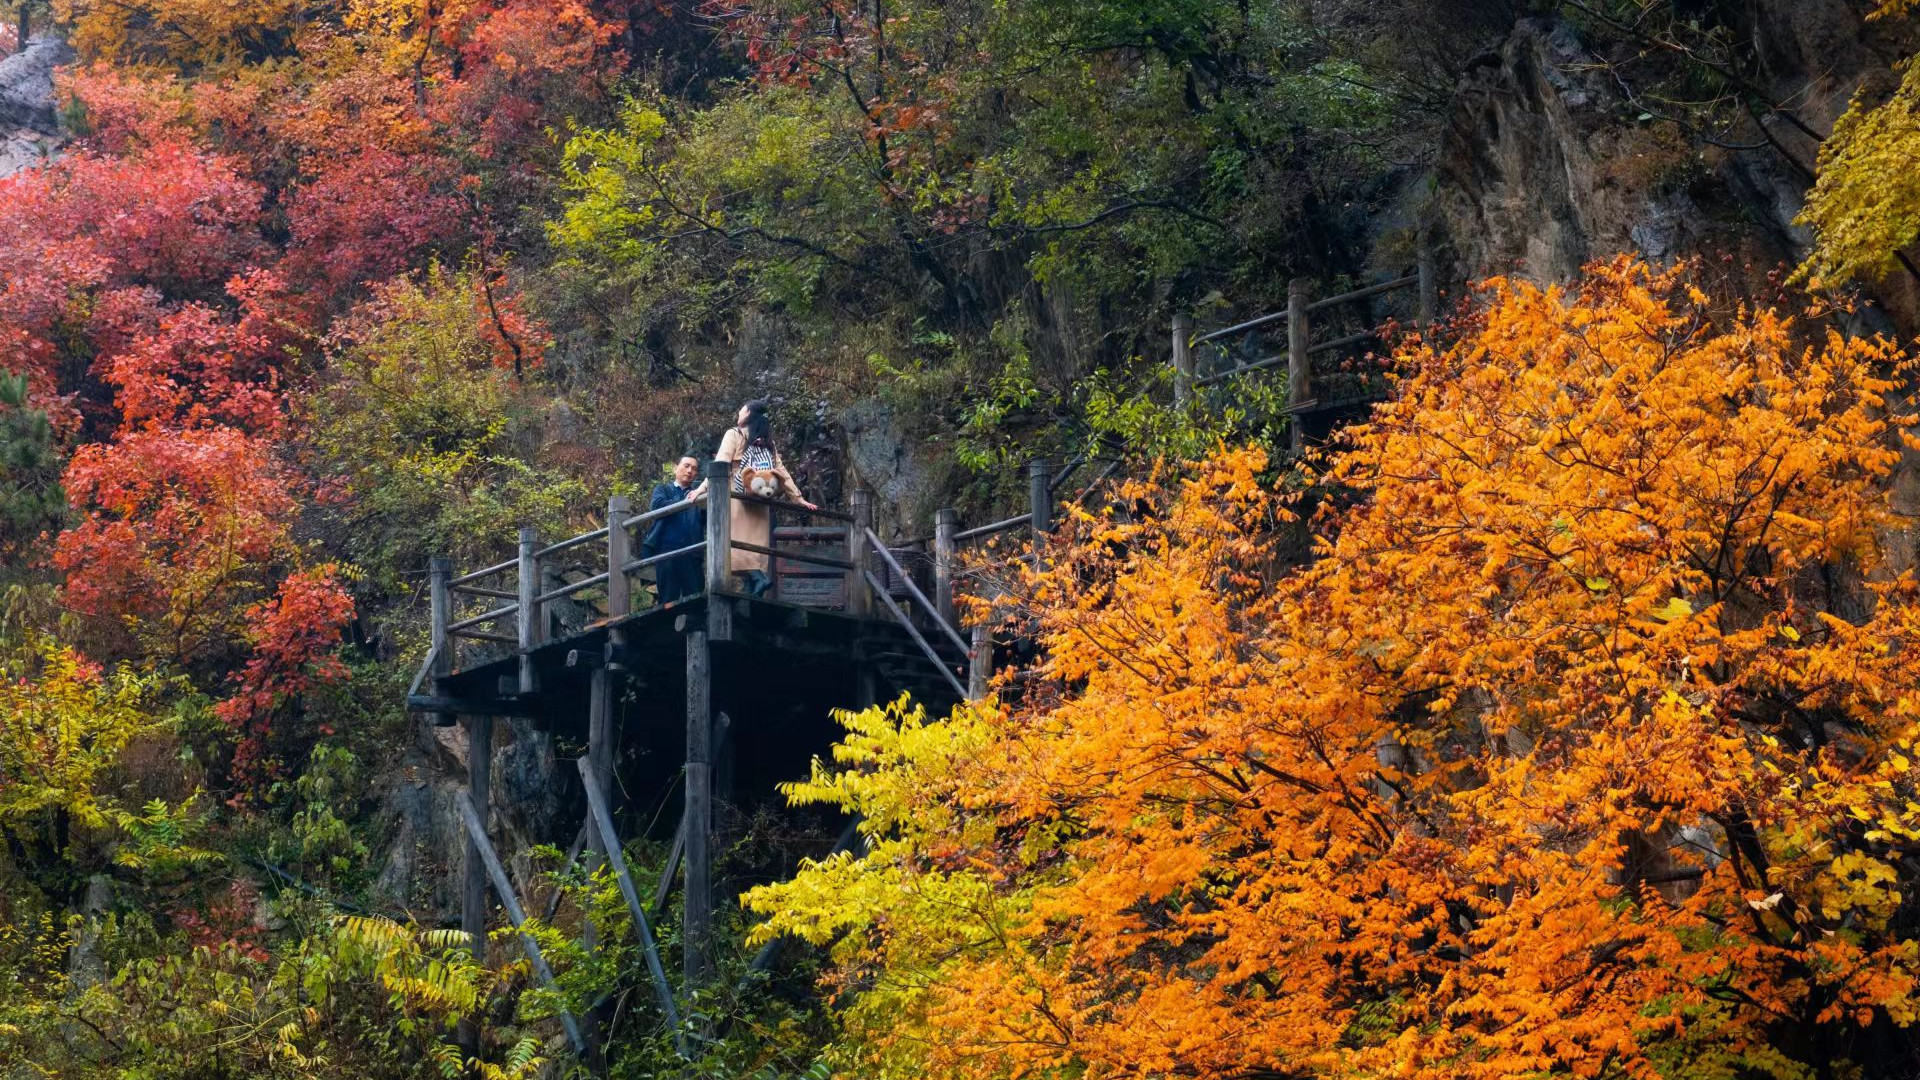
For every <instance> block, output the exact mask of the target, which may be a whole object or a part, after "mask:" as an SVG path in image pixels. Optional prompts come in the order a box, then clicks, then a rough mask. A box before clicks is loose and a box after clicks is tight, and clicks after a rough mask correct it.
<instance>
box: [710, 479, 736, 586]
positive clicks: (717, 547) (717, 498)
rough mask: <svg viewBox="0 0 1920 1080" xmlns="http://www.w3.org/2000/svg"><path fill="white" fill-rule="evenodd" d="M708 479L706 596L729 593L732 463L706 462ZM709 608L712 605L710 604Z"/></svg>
mask: <svg viewBox="0 0 1920 1080" xmlns="http://www.w3.org/2000/svg"><path fill="white" fill-rule="evenodd" d="M706 477H707V595H708V596H713V595H715V594H718V593H723V592H731V591H732V578H733V518H732V516H731V515H732V501H733V499H732V495H733V487H732V485H733V463H732V462H730V461H709V462H707V468H706ZM708 606H709V607H711V606H712V603H711V602H709V603H708Z"/></svg>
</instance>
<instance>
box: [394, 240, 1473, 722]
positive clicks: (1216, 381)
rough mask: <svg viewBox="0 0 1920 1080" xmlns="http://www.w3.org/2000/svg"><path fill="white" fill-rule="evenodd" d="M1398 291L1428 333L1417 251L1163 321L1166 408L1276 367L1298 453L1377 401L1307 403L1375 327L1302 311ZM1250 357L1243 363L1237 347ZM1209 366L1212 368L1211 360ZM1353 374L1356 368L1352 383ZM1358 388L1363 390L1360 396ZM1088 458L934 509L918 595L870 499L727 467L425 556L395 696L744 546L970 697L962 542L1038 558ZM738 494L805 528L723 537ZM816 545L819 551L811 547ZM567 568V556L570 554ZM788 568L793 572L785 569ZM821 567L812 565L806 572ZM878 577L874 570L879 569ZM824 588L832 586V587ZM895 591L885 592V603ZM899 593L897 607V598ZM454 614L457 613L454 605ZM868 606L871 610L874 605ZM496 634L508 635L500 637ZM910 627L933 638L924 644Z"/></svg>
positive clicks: (795, 592)
mask: <svg viewBox="0 0 1920 1080" xmlns="http://www.w3.org/2000/svg"><path fill="white" fill-rule="evenodd" d="M1402 289H1418V301H1417V303H1418V319H1419V323H1420V325H1421V327H1422V328H1423V329H1424V328H1428V327H1430V326H1431V325H1432V321H1433V318H1434V312H1435V307H1436V303H1437V296H1436V292H1435V287H1434V274H1433V267H1432V264H1431V262H1430V260H1429V259H1428V257H1427V256H1426V254H1425V253H1424V252H1422V254H1421V255H1420V256H1419V258H1418V262H1417V265H1416V269H1415V271H1414V272H1413V273H1411V274H1406V275H1404V276H1401V277H1397V278H1393V279H1390V280H1388V281H1383V282H1380V283H1378V284H1375V285H1369V286H1367V287H1365V288H1361V289H1354V290H1351V291H1349V292H1344V293H1339V294H1337V295H1333V296H1327V297H1322V298H1320V299H1317V300H1316V299H1313V298H1312V297H1311V296H1310V294H1309V284H1308V282H1307V280H1306V279H1304V278H1295V279H1294V280H1293V281H1291V282H1290V283H1289V284H1288V289H1287V307H1286V308H1285V310H1282V311H1276V312H1272V313H1269V314H1266V315H1261V316H1259V317H1257V318H1253V319H1248V320H1245V321H1242V322H1239V323H1235V324H1233V325H1231V326H1227V327H1223V328H1221V329H1218V330H1213V331H1210V332H1207V333H1203V334H1197V335H1196V334H1195V333H1194V328H1193V320H1192V319H1191V317H1189V316H1187V315H1184V314H1183V315H1177V316H1175V317H1174V320H1173V369H1174V383H1173V385H1174V402H1175V405H1176V406H1177V407H1180V408H1186V407H1188V406H1189V405H1190V404H1191V403H1192V402H1193V401H1194V393H1195V391H1196V390H1199V389H1204V388H1206V387H1209V386H1216V385H1220V384H1224V383H1226V382H1228V381H1230V380H1232V379H1236V378H1239V377H1240V376H1243V375H1248V374H1251V373H1253V372H1257V371H1262V370H1265V369H1268V368H1272V367H1277V366H1278V365H1280V364H1282V363H1284V364H1286V366H1287V377H1288V389H1289V403H1288V406H1287V412H1288V413H1289V414H1290V416H1291V425H1290V427H1291V430H1290V442H1291V444H1292V447H1293V449H1294V450H1296V451H1298V450H1299V449H1300V448H1301V444H1302V423H1301V420H1300V417H1301V415H1302V414H1304V413H1307V412H1311V411H1315V410H1318V409H1325V408H1333V407H1338V406H1341V405H1346V404H1353V403H1357V402H1360V401H1366V400H1373V399H1374V398H1375V397H1378V396H1383V395H1384V389H1385V388H1384V384H1382V386H1380V387H1377V388H1373V389H1372V392H1371V393H1364V392H1363V393H1362V394H1359V395H1350V396H1351V398H1352V400H1351V401H1349V400H1346V399H1338V400H1332V401H1322V400H1321V399H1319V398H1316V397H1315V394H1314V390H1315V381H1316V379H1315V375H1314V372H1313V369H1312V358H1313V357H1314V356H1316V355H1319V354H1322V353H1328V352H1334V351H1336V350H1340V349H1345V348H1348V347H1351V346H1355V345H1359V344H1362V343H1364V342H1367V341H1370V340H1373V339H1374V338H1375V337H1376V336H1377V330H1375V329H1373V328H1371V327H1363V328H1362V329H1361V330H1359V331H1357V332H1354V333H1348V334H1344V335H1342V336H1339V337H1336V338H1333V339H1331V340H1327V341H1322V342H1318V343H1315V342H1313V341H1312V330H1313V323H1314V316H1315V315H1316V314H1317V313H1320V312H1325V311H1330V310H1333V309H1336V308H1340V307H1342V306H1345V305H1350V304H1353V303H1356V302H1359V301H1362V300H1366V299H1369V298H1371V297H1375V296H1380V295H1384V294H1387V293H1392V292H1396V291H1399V290H1402ZM1275 328H1284V329H1285V331H1286V347H1285V349H1284V351H1280V352H1276V353H1274V354H1272V355H1267V356H1260V355H1257V353H1258V352H1259V351H1260V350H1259V349H1258V348H1257V343H1258V342H1259V341H1260V340H1261V338H1262V336H1263V335H1264V334H1265V333H1267V332H1269V331H1271V330H1273V329H1275ZM1229 342H1238V351H1239V352H1240V353H1241V354H1243V358H1242V359H1241V360H1239V362H1236V363H1233V364H1232V365H1231V366H1228V367H1225V368H1221V369H1219V370H1214V371H1210V372H1206V373H1204V374H1202V373H1199V372H1197V371H1196V367H1195V361H1194V355H1195V354H1194V350H1195V349H1196V348H1202V349H1204V348H1209V347H1211V348H1214V349H1216V350H1218V351H1219V352H1220V354H1221V355H1222V356H1224V357H1226V358H1228V359H1232V357H1233V351H1232V350H1230V349H1229V347H1228V343H1229ZM1249 351H1252V352H1254V353H1255V354H1256V355H1253V356H1252V358H1251V359H1246V358H1244V354H1246V353H1248V352H1249ZM1216 366H1217V365H1216ZM1364 378H1365V376H1363V379H1364ZM1365 389H1366V388H1364V387H1363V390H1365ZM1089 464H1093V462H1091V461H1090V460H1089V459H1088V458H1087V457H1084V456H1083V457H1080V458H1075V459H1072V460H1070V461H1068V462H1066V463H1065V464H1064V465H1062V466H1061V467H1060V468H1058V469H1055V468H1053V467H1052V466H1051V465H1050V464H1049V463H1048V462H1046V461H1044V460H1043V461H1036V462H1033V463H1031V464H1030V465H1029V467H1028V473H1027V488H1028V508H1027V510H1026V512H1025V513H1021V514H1018V515H1015V516H1013V517H1007V518H1002V519H999V520H996V521H992V522H989V523H986V524H983V525H978V526H974V527H972V528H962V527H961V520H960V513H959V511H957V510H954V509H951V508H949V509H942V510H940V511H938V512H937V513H936V514H935V517H934V533H933V536H932V537H930V538H925V539H924V540H923V541H922V542H926V541H928V540H930V542H931V561H932V575H931V576H932V581H931V583H930V585H931V595H929V594H928V591H927V590H924V589H922V588H921V586H920V585H919V584H918V583H916V582H915V581H914V577H913V575H912V574H910V573H908V572H907V570H906V568H905V567H904V566H902V564H901V561H900V558H899V555H898V553H896V552H895V551H894V550H892V549H889V548H888V547H887V545H886V544H885V543H884V542H883V541H882V540H881V538H880V537H879V535H878V534H876V533H875V532H874V530H873V504H872V497H871V495H870V493H868V492H866V491H862V490H856V491H854V492H853V493H852V495H851V499H850V504H849V506H848V508H847V509H846V510H844V511H843V510H826V509H814V510H809V509H807V508H805V507H803V506H800V505H798V504H794V503H788V502H782V501H778V500H771V499H763V498H760V497H759V496H755V495H744V494H736V493H734V492H732V491H730V490H729V485H730V481H731V472H730V469H731V466H730V465H729V463H727V462H721V461H716V462H708V463H707V466H706V469H705V477H706V481H707V483H706V489H707V495H706V496H705V498H704V500H703V501H701V502H692V501H686V502H679V503H676V504H674V505H672V506H667V507H663V508H661V509H659V510H650V511H647V512H645V513H640V514H635V513H633V510H632V506H631V505H630V504H629V502H628V500H627V498H626V497H625V496H615V497H613V498H611V499H608V500H607V517H606V520H607V524H606V525H604V526H602V527H600V528H598V529H594V530H591V531H589V532H585V533H581V534H580V535H578V536H573V537H569V538H567V539H565V540H561V541H558V542H556V543H551V544H547V545H544V546H542V545H541V544H540V541H539V537H538V535H537V534H536V532H535V530H533V529H530V528H528V529H521V530H520V536H519V550H518V553H517V554H516V556H515V557H514V558H511V559H507V560H504V561H501V562H498V563H494V564H493V565H491V566H485V567H482V568H480V569H478V570H473V571H470V572H468V573H465V574H461V575H459V576H455V575H454V572H453V567H452V565H451V563H450V562H448V560H445V559H435V560H433V563H432V568H431V572H430V575H429V578H430V581H431V589H432V624H433V645H432V649H431V650H430V651H429V653H428V655H427V658H426V660H425V661H424V662H423V663H422V665H421V670H420V673H419V674H418V675H417V676H416V678H415V680H414V685H413V687H412V688H411V690H410V691H409V699H410V700H416V701H417V700H424V699H420V698H419V696H418V691H419V690H420V688H421V685H422V683H423V682H424V680H425V679H426V678H428V677H430V676H431V677H434V678H435V679H436V680H437V679H438V678H439V677H442V676H446V675H449V674H452V673H453V671H455V670H456V669H457V668H458V667H459V645H460V643H461V642H463V641H470V642H480V643H490V644H495V645H501V646H507V647H510V648H511V649H513V650H514V651H515V652H516V653H517V654H518V656H519V657H520V675H519V689H520V692H521V693H522V694H530V693H532V692H533V690H534V673H533V668H532V662H531V659H530V653H531V651H532V650H533V649H534V648H535V647H537V646H538V645H540V644H542V643H543V642H544V641H545V640H546V637H547V635H548V633H549V622H550V612H551V611H552V610H553V605H555V604H557V603H559V602H562V601H568V600H573V599H576V598H578V597H580V596H581V594H583V593H586V592H588V591H590V590H594V589H604V590H605V605H604V607H605V610H604V612H603V615H602V617H603V618H604V619H606V620H609V621H613V620H618V619H621V618H623V617H625V616H627V615H629V614H631V613H632V612H633V610H634V609H633V584H632V577H631V576H632V575H633V574H636V573H639V572H642V571H645V570H648V569H650V568H653V567H657V566H659V565H660V564H661V563H664V562H666V561H667V560H669V559H678V558H686V557H689V556H699V557H700V559H701V565H702V567H703V573H702V578H703V580H704V584H705V589H706V592H707V593H709V594H713V595H729V594H731V595H738V590H737V589H736V588H735V587H734V585H733V580H732V566H731V562H732V558H731V554H730V553H731V552H732V551H735V550H741V551H751V552H755V553H757V554H761V555H765V556H766V557H767V560H768V573H769V574H770V575H771V576H772V578H773V585H774V595H775V597H777V598H779V599H783V600H788V601H789V602H796V603H801V604H803V605H808V606H819V607H834V608H840V609H843V610H845V611H846V612H847V613H848V614H851V615H856V616H863V617H871V616H873V615H876V614H878V613H879V612H881V611H884V612H885V613H886V614H887V615H888V616H890V617H892V618H893V619H894V621H896V622H898V623H899V624H900V625H902V626H904V627H905V628H906V629H907V631H908V632H909V633H910V634H911V635H912V637H913V639H914V641H915V642H916V644H917V645H918V646H919V648H920V649H921V651H922V652H923V653H924V654H925V655H926V657H927V659H928V660H929V661H930V662H931V663H933V664H934V666H936V667H937V668H939V670H940V671H941V673H942V674H943V675H944V676H945V677H946V680H947V681H948V682H949V683H950V684H951V685H952V687H953V689H954V690H955V692H956V693H959V694H961V695H962V696H965V697H977V696H979V695H980V694H981V693H983V692H984V688H985V684H986V680H987V678H988V676H989V674H990V656H989V653H990V641H989V640H988V636H987V635H988V631H987V630H986V628H984V627H981V626H974V627H969V628H967V630H968V632H967V633H963V632H962V629H961V626H960V620H959V617H958V613H957V612H956V610H955V605H954V575H955V568H956V565H957V562H958V556H959V552H960V550H961V548H962V546H963V545H967V544H971V543H978V542H980V541H984V540H987V539H990V538H992V537H995V536H999V535H1001V534H1004V533H1007V532H1010V531H1012V530H1016V529H1024V530H1026V531H1027V533H1028V534H1029V536H1030V537H1032V541H1033V545H1032V552H1031V557H1032V558H1035V559H1038V558H1040V557H1041V551H1042V549H1043V546H1044V541H1045V539H1046V538H1047V537H1048V536H1049V535H1051V533H1052V531H1053V528H1052V526H1053V512H1054V508H1055V507H1056V506H1057V505H1058V504H1059V503H1060V502H1061V501H1062V498H1061V493H1062V491H1063V489H1064V488H1065V485H1066V483H1067V481H1068V480H1069V478H1071V477H1072V476H1073V475H1074V474H1075V473H1076V472H1077V471H1078V470H1079V469H1081V468H1083V467H1085V466H1087V465H1089ZM1102 464H1104V468H1103V469H1102V471H1101V472H1100V473H1099V474H1098V475H1096V476H1095V477H1094V479H1093V480H1092V481H1091V482H1090V483H1088V484H1087V485H1086V486H1085V487H1084V488H1083V489H1082V491H1081V493H1080V495H1079V496H1078V497H1077V498H1076V499H1075V500H1073V501H1075V502H1077V501H1079V500H1080V499H1084V498H1085V497H1086V496H1087V495H1088V494H1090V493H1091V492H1093V491H1094V490H1096V489H1098V488H1099V486H1100V485H1101V484H1102V483H1104V482H1105V481H1106V480H1107V479H1109V478H1110V477H1111V476H1112V475H1113V473H1114V471H1115V470H1116V469H1117V468H1118V467H1119V465H1120V462H1119V461H1118V460H1112V461H1107V462H1104V463H1102ZM733 499H742V500H745V501H747V502H753V503H760V504H764V505H766V506H767V507H768V508H769V510H770V511H777V512H778V513H779V514H781V515H796V516H798V517H800V518H802V519H806V520H808V521H809V522H827V523H830V524H826V525H820V524H812V523H810V524H807V525H802V526H792V525H788V526H782V527H779V528H775V529H773V530H772V531H771V532H770V534H769V538H770V540H771V541H772V542H771V543H770V544H766V545H761V544H754V543H750V542H747V541H744V540H738V539H735V538H734V537H733V536H732V535H731V517H730V513H729V502H730V500H733ZM703 506H704V508H705V509H706V511H707V514H706V526H705V530H704V534H703V536H702V538H701V539H700V540H699V541H698V542H696V543H693V544H689V545H685V546H683V547H680V548H678V549H676V550H673V551H665V552H659V553H656V554H653V555H649V556H646V557H642V558H635V557H634V555H633V552H634V542H633V538H634V533H633V530H635V529H639V528H644V527H647V526H651V525H652V524H654V523H656V522H659V521H662V520H665V519H667V518H670V517H673V516H674V515H677V514H685V513H691V512H693V511H694V510H696V509H700V508H702V507H703ZM594 544H603V545H604V557H603V558H602V559H598V560H596V561H595V562H594V563H593V564H591V565H589V566H586V567H580V566H578V565H575V566H573V567H570V568H569V569H572V570H580V569H585V570H588V571H591V572H589V573H587V574H586V576H584V577H582V578H580V579H578V580H574V581H570V582H564V583H562V584H560V585H558V586H556V587H553V588H542V587H541V583H542V580H543V578H542V575H543V574H544V573H545V572H546V571H547V570H548V569H550V568H551V567H553V566H554V564H555V562H556V560H560V559H562V558H564V557H566V556H568V555H570V554H573V553H577V552H578V551H579V550H580V549H582V548H585V547H587V546H589V545H594ZM822 548H825V549H826V550H822ZM574 561H575V562H576V563H577V562H578V559H577V558H576V559H575V560H574ZM794 567H801V568H805V569H804V570H796V569H794ZM816 570H817V571H826V573H817V572H812V571H816ZM883 572H884V573H885V575H886V576H885V577H883ZM836 581H837V582H838V587H837V588H834V587H833V585H834V583H835V582H836ZM896 596H897V597H898V599H896ZM903 600H904V601H906V603H905V604H903V603H902V602H901V601H903ZM463 604H464V605H465V607H466V608H467V609H468V610H461V605H463ZM876 604H877V605H878V606H876ZM509 630H510V632H509ZM923 630H925V631H929V632H932V633H933V638H932V639H931V640H930V639H929V638H928V637H927V635H926V633H923ZM935 642H942V643H946V644H951V645H953V646H955V647H956V648H957V649H958V650H959V651H960V652H961V653H963V654H967V655H968V656H969V658H970V670H969V672H968V681H967V684H966V685H965V686H962V685H961V684H960V682H959V680H958V679H957V678H956V677H955V675H954V672H953V670H952V669H951V667H950V661H949V660H948V659H946V658H943V657H942V655H941V653H940V648H939V646H938V645H936V644H935Z"/></svg>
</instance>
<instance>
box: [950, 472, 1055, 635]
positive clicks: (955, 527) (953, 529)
mask: <svg viewBox="0 0 1920 1080" xmlns="http://www.w3.org/2000/svg"><path fill="white" fill-rule="evenodd" d="M1049 491H1051V489H1049ZM959 532H960V511H958V510H955V509H954V508H952V507H945V508H943V509H940V510H936V511H934V514H933V606H934V610H935V611H936V612H937V613H938V614H939V616H940V621H942V622H944V623H946V624H947V625H948V626H957V625H959V620H958V619H956V618H954V611H953V562H954V555H955V552H956V551H957V549H958V544H957V542H956V541H955V540H954V537H955V536H957V535H959Z"/></svg>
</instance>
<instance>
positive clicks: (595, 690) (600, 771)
mask: <svg viewBox="0 0 1920 1080" xmlns="http://www.w3.org/2000/svg"><path fill="white" fill-rule="evenodd" d="M582 760H584V761H586V762H587V763H588V764H589V765H591V766H592V769H593V780H594V783H596V784H598V785H599V786H600V789H601V790H602V791H606V790H609V789H610V785H611V783H612V780H613V673H612V672H610V671H608V670H607V666H606V665H605V664H601V665H600V666H598V667H595V668H594V669H593V674H592V675H591V676H589V681H588V684H587V756H586V757H585V758H584V759H582ZM589 845H590V846H591V848H592V850H593V851H594V852H595V853H597V854H600V855H603V856H604V855H610V854H611V852H610V851H609V850H608V849H607V848H604V847H601V846H600V845H598V844H594V843H592V840H591V838H589Z"/></svg>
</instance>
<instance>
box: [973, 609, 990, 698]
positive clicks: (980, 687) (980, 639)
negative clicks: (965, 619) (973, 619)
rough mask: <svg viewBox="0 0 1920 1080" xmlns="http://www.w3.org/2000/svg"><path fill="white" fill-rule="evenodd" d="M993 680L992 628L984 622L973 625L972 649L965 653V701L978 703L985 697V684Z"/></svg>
mask: <svg viewBox="0 0 1920 1080" xmlns="http://www.w3.org/2000/svg"><path fill="white" fill-rule="evenodd" d="M992 678H993V628H992V627H991V626H988V625H987V624H986V623H985V622H984V621H983V622H977V623H974V624H973V648H972V650H970V651H969V652H968V653H967V699H968V700H969V701H979V700H980V699H981V698H983V697H986V696H987V683H988V682H989V681H991V680H992Z"/></svg>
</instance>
